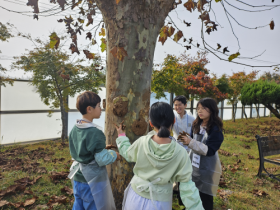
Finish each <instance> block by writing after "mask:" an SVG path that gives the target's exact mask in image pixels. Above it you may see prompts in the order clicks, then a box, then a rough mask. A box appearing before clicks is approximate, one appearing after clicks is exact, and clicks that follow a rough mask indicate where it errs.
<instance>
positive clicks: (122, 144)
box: [116, 102, 204, 210]
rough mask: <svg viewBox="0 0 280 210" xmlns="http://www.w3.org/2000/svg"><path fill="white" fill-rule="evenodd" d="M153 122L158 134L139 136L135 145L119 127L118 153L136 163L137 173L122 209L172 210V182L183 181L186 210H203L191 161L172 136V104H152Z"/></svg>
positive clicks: (181, 189)
mask: <svg viewBox="0 0 280 210" xmlns="http://www.w3.org/2000/svg"><path fill="white" fill-rule="evenodd" d="M149 117H150V124H151V125H152V127H154V129H155V131H156V134H148V135H146V136H142V137H140V138H139V139H137V140H136V141H135V142H134V143H133V144H132V145H131V144H130V142H129V139H128V138H127V137H126V136H125V133H124V131H123V130H122V124H121V125H120V126H119V127H117V126H116V129H117V131H118V134H119V137H118V138H117V140H116V141H117V146H118V148H119V153H120V155H121V156H123V157H124V158H125V159H126V160H127V161H128V162H135V166H134V168H133V172H134V176H133V178H132V180H131V182H130V184H129V186H128V187H127V189H126V190H125V192H124V200H123V210H131V209H133V210H150V209H151V210H152V209H155V210H171V209H172V193H173V183H174V182H180V188H179V190H180V195H181V199H182V201H183V203H184V205H185V207H186V209H196V210H201V209H204V208H203V207H202V203H201V200H200V196H199V192H198V190H197V188H196V186H195V184H194V183H193V182H192V180H191V177H192V164H191V162H190V158H189V155H188V153H187V152H186V150H185V149H184V148H183V147H182V146H180V145H179V144H178V143H177V142H176V141H175V140H172V137H170V129H171V128H172V126H173V124H174V113H173V109H172V107H171V106H170V105H169V104H167V103H164V102H157V103H154V104H153V105H152V106H151V109H150V113H149Z"/></svg>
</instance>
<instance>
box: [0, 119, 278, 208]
mask: <svg viewBox="0 0 280 210" xmlns="http://www.w3.org/2000/svg"><path fill="white" fill-rule="evenodd" d="M224 129H225V135H224V137H225V140H224V142H223V144H222V147H221V149H220V151H219V155H220V159H221V162H222V165H223V176H222V179H221V182H220V188H219V192H218V195H217V197H215V198H214V209H232V210H235V209H236V210H237V209H266V210H268V209H271V210H276V209H280V183H279V182H277V181H275V180H272V179H270V178H268V177H263V178H261V179H259V178H258V177H256V174H257V171H258V167H259V160H258V156H259V155H258V147H257V142H256V140H255V135H256V134H260V135H263V136H265V135H269V134H272V135H280V120H278V119H277V118H261V119H248V120H245V119H242V120H236V122H235V123H233V122H231V121H225V122H224ZM278 157H279V158H280V155H279V156H278ZM70 165H71V157H70V154H69V148H68V144H66V145H61V142H59V141H57V142H54V141H49V142H44V143H37V144H29V145H13V146H8V147H2V148H1V152H0V168H1V170H0V186H1V188H0V206H2V207H0V209H20V208H21V209H72V204H73V200H74V197H73V194H72V191H71V189H72V186H71V181H70V180H69V179H67V178H66V177H67V175H68V171H69V167H70ZM265 166H266V168H268V170H270V171H273V172H274V173H275V172H276V173H277V172H278V173H279V172H280V167H277V166H276V165H272V164H267V163H266V165H265Z"/></svg>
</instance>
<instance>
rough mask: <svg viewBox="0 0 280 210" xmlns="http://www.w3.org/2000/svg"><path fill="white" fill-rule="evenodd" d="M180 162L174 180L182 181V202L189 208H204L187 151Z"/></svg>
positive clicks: (196, 209) (188, 209)
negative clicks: (193, 179)
mask: <svg viewBox="0 0 280 210" xmlns="http://www.w3.org/2000/svg"><path fill="white" fill-rule="evenodd" d="M180 163H181V164H180V165H179V167H178V170H177V172H176V174H175V176H174V181H175V182H180V186H179V190H180V195H181V199H182V202H183V204H184V206H185V207H186V209H187V210H203V209H204V208H203V206H202V202H201V199H200V195H199V191H198V189H197V187H196V186H195V183H194V182H193V181H192V163H191V160H190V157H189V155H188V153H187V152H185V153H184V156H182V159H181V161H180Z"/></svg>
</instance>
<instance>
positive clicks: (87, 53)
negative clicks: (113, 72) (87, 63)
mask: <svg viewBox="0 0 280 210" xmlns="http://www.w3.org/2000/svg"><path fill="white" fill-rule="evenodd" d="M83 52H84V54H85V55H86V58H88V59H89V60H92V59H94V57H95V54H94V53H91V52H90V51H88V50H83Z"/></svg>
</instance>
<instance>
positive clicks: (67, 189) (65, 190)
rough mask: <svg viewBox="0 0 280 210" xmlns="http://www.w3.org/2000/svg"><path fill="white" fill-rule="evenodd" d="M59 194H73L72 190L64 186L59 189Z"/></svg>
mask: <svg viewBox="0 0 280 210" xmlns="http://www.w3.org/2000/svg"><path fill="white" fill-rule="evenodd" d="M61 192H65V193H67V194H68V195H72V194H73V189H70V188H69V187H67V186H65V187H63V188H62V189H61Z"/></svg>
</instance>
